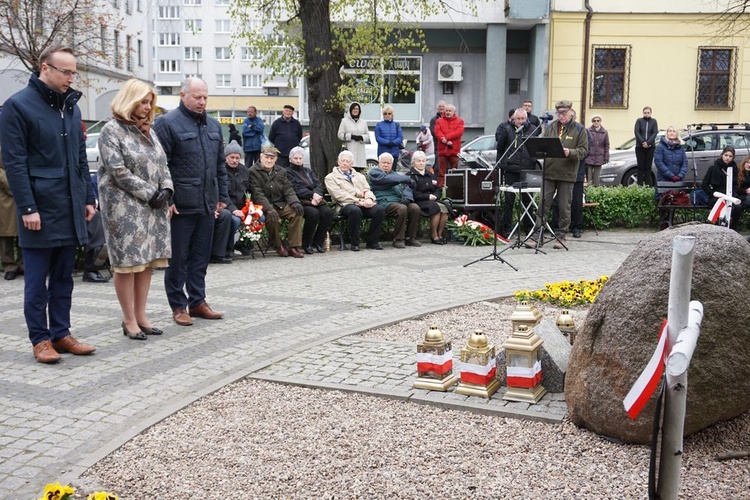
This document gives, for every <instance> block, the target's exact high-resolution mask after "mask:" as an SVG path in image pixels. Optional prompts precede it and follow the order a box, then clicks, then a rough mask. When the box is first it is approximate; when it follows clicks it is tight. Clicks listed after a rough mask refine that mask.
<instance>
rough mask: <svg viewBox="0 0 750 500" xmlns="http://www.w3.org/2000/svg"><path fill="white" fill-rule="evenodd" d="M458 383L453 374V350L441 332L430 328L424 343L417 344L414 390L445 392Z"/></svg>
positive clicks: (432, 327) (435, 328)
mask: <svg viewBox="0 0 750 500" xmlns="http://www.w3.org/2000/svg"><path fill="white" fill-rule="evenodd" d="M456 382H458V378H456V375H454V374H453V350H452V349H451V343H450V342H446V341H445V338H444V337H443V332H441V331H440V329H438V328H437V327H435V326H431V327H430V329H429V330H427V333H425V336H424V343H422V344H417V380H416V381H415V382H414V385H413V387H414V388H415V389H426V390H428V391H447V390H448V388H449V387H451V386H452V385H454V384H455V383H456Z"/></svg>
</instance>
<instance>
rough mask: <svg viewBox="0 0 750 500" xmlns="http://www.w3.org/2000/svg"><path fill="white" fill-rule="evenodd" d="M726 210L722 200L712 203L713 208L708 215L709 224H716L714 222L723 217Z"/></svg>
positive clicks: (724, 202)
mask: <svg viewBox="0 0 750 500" xmlns="http://www.w3.org/2000/svg"><path fill="white" fill-rule="evenodd" d="M726 209H727V202H726V200H724V199H723V198H722V199H721V200H719V201H717V202H716V203H714V208H712V209H711V213H709V214H708V220H709V221H711V223H713V224H716V221H717V220H719V218H720V217H723V216H724V211H725V210H726Z"/></svg>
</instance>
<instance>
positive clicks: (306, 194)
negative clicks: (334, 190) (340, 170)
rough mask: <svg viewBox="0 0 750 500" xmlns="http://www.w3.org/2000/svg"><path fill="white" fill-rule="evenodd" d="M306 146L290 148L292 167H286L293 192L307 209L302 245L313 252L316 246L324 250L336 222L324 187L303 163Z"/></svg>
mask: <svg viewBox="0 0 750 500" xmlns="http://www.w3.org/2000/svg"><path fill="white" fill-rule="evenodd" d="M303 153H304V149H302V148H301V147H299V146H297V147H294V148H292V149H291V151H289V166H287V167H286V172H287V174H288V177H289V180H290V181H292V185H293V186H294V192H295V193H297V198H299V201H300V203H302V206H303V207H304V210H305V226H304V228H303V229H302V247H303V248H304V249H305V253H306V254H309V255H311V254H312V253H313V248H315V250H317V251H318V252H319V253H325V251H326V249H325V246H324V243H325V239H326V233H328V229H329V228H330V227H331V224H332V223H333V210H331V207H329V206H328V205H326V202H325V200H324V199H323V194H324V193H325V188H324V187H323V184H322V183H321V182H320V179H318V176H317V175H316V174H315V172H313V170H312V169H309V168H305V166H304V165H303V163H302V162H303V156H302V155H303Z"/></svg>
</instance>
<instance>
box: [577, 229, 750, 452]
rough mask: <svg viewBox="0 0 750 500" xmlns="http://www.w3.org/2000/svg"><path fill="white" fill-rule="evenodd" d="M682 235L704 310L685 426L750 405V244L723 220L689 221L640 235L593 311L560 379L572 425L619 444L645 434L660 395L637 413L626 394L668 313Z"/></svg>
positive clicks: (695, 295)
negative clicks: (675, 244)
mask: <svg viewBox="0 0 750 500" xmlns="http://www.w3.org/2000/svg"><path fill="white" fill-rule="evenodd" d="M678 235H687V236H695V257H694V261H693V279H692V291H691V300H698V301H700V302H701V303H702V304H703V310H704V316H703V324H702V327H701V334H700V337H699V338H698V346H697V349H696V350H695V353H694V355H693V359H692V362H691V364H690V369H689V370H688V394H687V415H686V419H685V434H686V435H689V434H692V433H695V432H697V431H699V430H701V429H704V428H706V427H708V426H710V425H712V424H714V423H716V422H720V421H722V420H727V419H730V418H733V417H735V416H737V415H740V414H741V413H743V412H745V411H747V410H748V409H750V397H748V394H750V362H748V359H750V332H749V331H748V322H749V321H750V314H748V307H747V303H748V302H747V301H748V298H750V266H749V265H747V263H748V262H750V245H748V242H747V241H746V240H745V238H743V237H742V236H740V235H739V234H738V233H736V232H735V231H731V230H728V229H726V228H723V227H717V226H712V225H708V224H685V225H682V226H678V227H674V228H671V229H669V230H666V231H661V232H659V233H655V234H654V235H652V236H650V237H648V238H646V239H644V240H642V241H640V242H639V243H638V245H637V246H636V248H635V249H634V250H633V252H632V253H631V254H630V256H629V257H628V258H627V259H625V261H624V262H623V263H622V265H621V266H620V268H619V269H618V270H617V271H616V272H615V273H614V274H613V275H612V276H611V278H610V280H609V281H608V283H607V284H606V285H605V286H604V288H603V289H602V290H601V292H600V293H599V295H598V296H597V298H596V302H595V303H594V304H593V305H592V307H591V309H590V310H589V313H588V315H587V317H586V321H585V323H584V325H583V326H582V328H581V329H580V332H579V333H578V336H577V337H576V341H575V344H574V345H573V351H572V353H571V358H570V363H569V366H568V371H567V374H566V378H565V399H566V401H567V405H568V412H569V414H570V417H571V419H572V421H573V422H574V423H575V424H576V425H578V426H581V427H585V428H587V429H590V430H592V431H593V432H596V433H597V434H601V435H606V436H611V437H615V438H617V439H621V440H623V441H625V442H630V443H648V442H650V439H651V432H652V425H653V415H654V410H655V401H656V395H654V396H653V397H652V398H651V400H650V401H649V402H648V404H647V405H646V407H645V408H644V410H643V412H642V413H641V415H640V416H639V417H638V418H637V419H636V420H634V421H631V420H630V419H629V418H628V416H627V414H626V413H625V410H624V409H623V404H622V400H623V399H624V397H625V395H626V394H627V393H628V391H629V390H630V387H631V386H632V385H633V383H634V382H635V380H636V379H637V378H638V375H639V374H640V372H641V371H642V370H643V369H644V367H645V366H646V364H647V363H648V361H649V359H650V358H651V355H652V354H653V352H654V350H655V348H656V343H657V334H658V331H659V327H660V325H661V322H662V320H663V319H664V318H666V316H667V304H668V300H669V279H670V271H671V261H672V240H673V239H674V237H675V236H678ZM657 393H658V390H657Z"/></svg>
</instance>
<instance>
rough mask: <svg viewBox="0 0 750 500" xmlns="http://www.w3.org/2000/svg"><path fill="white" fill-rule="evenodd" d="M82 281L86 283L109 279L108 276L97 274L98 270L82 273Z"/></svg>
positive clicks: (102, 281) (104, 281)
mask: <svg viewBox="0 0 750 500" xmlns="http://www.w3.org/2000/svg"><path fill="white" fill-rule="evenodd" d="M83 281H86V282H88V283H106V282H108V281H109V278H105V277H104V276H102V275H101V274H99V271H86V272H85V273H83Z"/></svg>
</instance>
